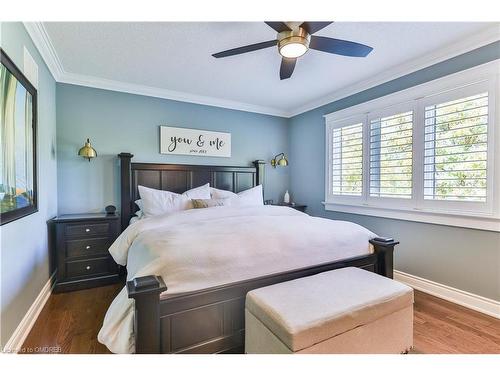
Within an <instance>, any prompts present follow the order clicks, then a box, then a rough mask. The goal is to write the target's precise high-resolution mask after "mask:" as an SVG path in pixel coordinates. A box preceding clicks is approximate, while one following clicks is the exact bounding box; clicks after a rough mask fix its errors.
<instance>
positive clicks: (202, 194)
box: [139, 184, 210, 217]
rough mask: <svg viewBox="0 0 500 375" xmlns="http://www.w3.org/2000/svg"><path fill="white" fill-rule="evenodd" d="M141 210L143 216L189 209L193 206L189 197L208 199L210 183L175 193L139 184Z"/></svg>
mask: <svg viewBox="0 0 500 375" xmlns="http://www.w3.org/2000/svg"><path fill="white" fill-rule="evenodd" d="M139 195H140V196H141V203H142V210H141V211H142V212H143V213H144V216H145V217H151V216H156V215H161V214H167V213H173V212H178V211H184V210H189V209H191V208H193V203H192V202H191V199H210V185H209V184H205V185H203V186H200V187H197V188H194V189H191V190H188V191H186V192H184V193H183V194H177V193H174V192H171V191H167V190H157V189H151V188H147V187H145V186H140V185H139Z"/></svg>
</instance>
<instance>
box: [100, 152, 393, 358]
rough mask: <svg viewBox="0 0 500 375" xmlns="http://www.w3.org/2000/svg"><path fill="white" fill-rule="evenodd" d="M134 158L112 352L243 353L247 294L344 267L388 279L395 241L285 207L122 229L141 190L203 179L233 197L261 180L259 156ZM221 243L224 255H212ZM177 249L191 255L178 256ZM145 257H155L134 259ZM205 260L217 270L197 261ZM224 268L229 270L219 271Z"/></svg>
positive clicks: (190, 215) (225, 210)
mask: <svg viewBox="0 0 500 375" xmlns="http://www.w3.org/2000/svg"><path fill="white" fill-rule="evenodd" d="M132 157H133V155H131V154H128V153H121V154H119V159H120V174H121V187H120V192H121V225H122V231H123V233H122V236H121V238H122V239H121V241H122V242H123V243H127V244H123V243H122V244H116V245H115V244H114V246H115V247H116V248H117V249H118V250H116V249H114V252H113V253H112V254H114V256H115V257H120V256H122V257H123V259H127V258H128V262H129V264H127V270H128V272H129V276H128V281H127V284H126V287H125V288H124V290H122V292H121V293H120V294H119V295H118V296H117V298H116V299H115V301H114V302H113V304H112V305H111V307H110V310H108V313H107V315H106V318H105V321H104V324H103V328H102V329H101V332H100V334H99V340H100V341H101V342H103V343H105V344H106V345H107V346H108V347H109V348H110V349H111V350H112V351H113V352H118V353H127V352H135V353H223V352H224V353H232V352H235V353H240V352H242V351H243V343H244V303H245V296H246V293H247V292H248V291H249V290H252V289H255V288H259V287H262V286H266V285H271V284H275V283H279V282H283V281H287V280H292V279H296V278H300V277H304V276H309V275H313V274H316V273H320V272H324V271H327V270H332V269H336V268H342V267H348V266H355V267H360V268H363V269H366V270H369V271H372V272H376V273H379V274H381V275H384V276H387V277H391V278H392V272H393V264H392V261H393V250H394V246H395V245H396V244H397V242H395V241H394V240H387V239H380V238H377V237H376V236H375V235H374V234H373V233H371V232H369V231H368V230H366V229H365V228H363V227H360V226H357V225H356V224H353V223H347V222H334V221H332V220H327V219H321V218H313V217H309V216H308V215H306V214H303V213H300V212H298V211H296V210H293V209H291V208H285V207H275V206H263V207H248V208H245V209H239V210H238V209H235V208H231V207H212V208H206V209H200V210H188V211H190V212H187V211H186V212H183V213H181V214H175V215H176V216H175V217H173V215H172V217H162V218H153V219H148V220H149V221H148V222H147V223H146V221H144V222H139V223H134V224H133V225H130V227H129V224H130V219H131V218H132V217H133V216H134V212H135V211H136V209H137V207H136V205H135V203H134V202H135V201H136V199H138V198H139V194H138V186H139V185H142V186H146V187H150V188H154V189H159V190H169V191H173V192H177V193H182V192H184V191H186V190H189V189H191V188H193V187H196V186H200V185H203V184H206V183H210V186H213V187H215V188H218V189H223V190H230V191H232V192H236V193H237V192H240V191H243V190H246V189H249V188H252V187H255V186H257V185H262V184H264V165H265V163H264V162H263V161H258V160H257V161H255V162H253V165H252V166H245V167H223V166H204V165H181V164H153V163H132ZM302 215H303V216H302ZM280 222H283V223H285V224H286V225H283V227H284V228H281V233H277V234H276V233H274V232H280V230H273V228H280V225H278V224H279V223H280ZM304 223H307V225H304ZM309 224H310V225H309ZM301 226H302V227H304V228H306V227H307V228H306V229H303V230H302V229H300V228H301ZM127 227H129V228H128V229H127ZM194 228H196V230H194ZM224 228H230V229H231V230H230V231H228V232H227V234H226V235H227V237H224V236H222V237H221V235H220V234H221V233H224ZM287 228H288V229H287ZM287 230H288V232H287ZM321 231H322V232H321ZM195 232H196V233H195ZM198 232H199V233H198ZM287 233H288V234H287ZM347 233H348V234H347ZM300 234H304V236H303V237H305V240H304V238H301V236H300ZM197 235H200V236H202V235H203V236H204V237H202V238H207V237H208V238H209V240H208V241H206V242H205V243H204V245H203V246H202V247H201V248H196V246H194V245H193V244H194V243H195V241H198V240H196V239H193V238H194V237H195V236H197ZM216 235H218V236H219V237H214V236H216ZM235 236H236V237H235ZM280 236H281V237H280ZM183 238H184V239H185V240H184V241H181V240H182V239H183ZM225 238H227V241H224V240H225ZM235 238H236V239H237V240H238V239H239V240H241V244H239V243H238V242H237V241H236V242H235ZM276 238H280V239H279V241H278V240H277V239H276ZM311 239H314V240H311ZM162 241H163V242H164V243H167V242H168V243H169V244H174V245H171V247H173V248H175V249H176V251H171V250H169V251H168V252H164V251H163V249H162V247H161V246H160V245H158V243H160V242H162ZM176 241H177V242H176ZM190 241H191V242H190ZM231 241H232V242H231ZM277 241H278V242H277ZM280 241H281V242H280ZM198 242H199V241H198ZM221 242H224V243H221ZM282 242H287V244H286V249H285V250H286V251H287V252H289V253H290V254H288V253H284V252H283V246H282ZM181 243H182V245H179V244H181ZM218 243H221V245H220V247H221V249H222V248H224V250H223V251H222V250H221V251H218V247H217V246H218V245H217V244H218ZM330 243H331V249H330V250H331V251H328V252H327V255H325V251H324V248H325V246H329V244H330ZM163 246H166V245H163ZM182 246H186V248H187V249H190V251H189V252H187V251H180V249H179V248H180V247H182ZM228 247H229V249H230V250H228ZM306 247H307V249H304V248H306ZM129 251H131V252H132V254H130V253H128V252H129ZM191 251H193V252H194V251H198V253H193V254H191ZM119 252H121V253H120V255H117V254H118V253H119ZM167 253H168V254H167ZM144 254H146V255H144ZM165 254H167V255H165ZM144 257H146V258H148V257H149V258H150V259H154V260H155V261H150V262H149V263H147V262H146V263H147V264H146V263H145V262H144V261H143V260H140V261H139V260H137V259H138V258H141V259H142V258H144ZM266 257H267V258H266ZM160 258H161V261H162V263H161V266H160V265H159V263H158V262H157V260H158V259H160ZM186 259H188V260H186ZM208 260H210V262H211V263H213V264H215V266H213V265H210V266H208V265H207V264H206V263H203V262H208ZM141 262H142V263H141ZM155 262H156V263H155ZM233 263H234V264H233ZM138 264H140V265H141V266H140V267H139V266H138ZM155 264H156V266H155ZM224 264H226V265H228V266H227V267H221V265H224ZM217 267H219V268H217ZM181 269H182V270H183V271H182V272H179V270H181ZM148 272H150V273H148ZM186 275H188V277H186ZM144 277H146V279H148V277H149V284H148V285H145V286H140V285H139V284H138V283H137V281H140V280H145V279H143V278H144ZM127 340H128V341H127ZM116 343H121V344H120V345H118V344H116ZM127 343H128V344H127Z"/></svg>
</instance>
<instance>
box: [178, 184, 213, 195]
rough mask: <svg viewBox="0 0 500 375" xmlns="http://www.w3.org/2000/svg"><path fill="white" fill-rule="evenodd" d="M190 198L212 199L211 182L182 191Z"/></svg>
mask: <svg viewBox="0 0 500 375" xmlns="http://www.w3.org/2000/svg"><path fill="white" fill-rule="evenodd" d="M182 194H183V195H186V196H187V197H188V198H189V199H210V184H205V185H202V186H198V187H196V188H193V189H191V190H188V191H185V192H184V193H182Z"/></svg>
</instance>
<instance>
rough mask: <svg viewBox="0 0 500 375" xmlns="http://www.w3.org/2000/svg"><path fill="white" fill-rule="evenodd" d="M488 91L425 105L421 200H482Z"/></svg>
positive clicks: (484, 189)
mask: <svg viewBox="0 0 500 375" xmlns="http://www.w3.org/2000/svg"><path fill="white" fill-rule="evenodd" d="M487 142H488V93H482V94H479V95H474V96H469V97H466V98H461V99H458V100H453V101H449V102H445V103H440V104H436V105H431V106H427V107H425V149H424V199H435V200H456V201H471V202H485V201H486V195H487V194H486V193H487V191H486V186H487V151H488V143H487Z"/></svg>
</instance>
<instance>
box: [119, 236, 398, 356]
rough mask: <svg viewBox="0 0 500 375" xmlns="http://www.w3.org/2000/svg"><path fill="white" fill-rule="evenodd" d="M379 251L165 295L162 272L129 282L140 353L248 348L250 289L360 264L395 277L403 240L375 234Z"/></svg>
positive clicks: (129, 293)
mask: <svg viewBox="0 0 500 375" xmlns="http://www.w3.org/2000/svg"><path fill="white" fill-rule="evenodd" d="M370 243H371V244H372V245H373V247H374V252H373V253H372V254H369V255H366V256H360V257H355V258H350V259H345V260H341V261H336V262H332V263H325V264H322V265H317V266H313V267H306V268H302V269H298V270H294V271H289V272H283V273H279V274H274V275H270V276H263V277H259V278H256V279H251V280H245V281H242V282H238V283H232V284H228V285H223V286H218V287H216V288H210V289H206V290H201V291H197V292H194V293H186V294H182V295H179V296H175V297H169V298H166V299H161V300H160V294H161V293H162V292H163V291H164V290H166V288H167V286H165V283H164V282H163V279H162V278H161V277H157V280H156V283H155V284H154V285H151V284H150V285H148V286H145V287H143V288H141V287H138V286H135V285H134V280H132V281H129V282H128V283H127V289H128V295H129V297H130V298H133V299H134V300H135V321H134V332H135V348H136V353H221V352H243V345H244V335H245V320H244V308H245V296H246V294H247V292H248V291H250V290H252V289H256V288H260V287H263V286H267V285H272V284H276V283H280V282H284V281H288V280H293V279H297V278H301V277H305V276H311V275H314V274H317V273H320V272H325V271H329V270H333V269H337V268H343V267H359V268H363V269H366V270H368V271H372V272H376V273H378V274H380V275H383V276H387V277H390V278H392V275H393V251H394V246H395V245H397V244H398V243H399V242H396V241H394V240H391V239H389V240H388V239H373V240H371V241H370Z"/></svg>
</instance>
